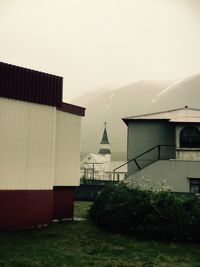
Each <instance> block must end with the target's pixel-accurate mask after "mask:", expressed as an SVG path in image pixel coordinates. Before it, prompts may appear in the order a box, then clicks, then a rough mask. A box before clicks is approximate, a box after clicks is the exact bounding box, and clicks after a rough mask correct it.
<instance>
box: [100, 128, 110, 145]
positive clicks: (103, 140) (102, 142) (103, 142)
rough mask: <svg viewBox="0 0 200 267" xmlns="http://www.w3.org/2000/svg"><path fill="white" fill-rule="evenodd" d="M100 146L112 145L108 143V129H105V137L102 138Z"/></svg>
mask: <svg viewBox="0 0 200 267" xmlns="http://www.w3.org/2000/svg"><path fill="white" fill-rule="evenodd" d="M100 144H110V143H109V141H108V134H107V130H106V127H105V128H104V132H103V137H102V140H101V143H100Z"/></svg>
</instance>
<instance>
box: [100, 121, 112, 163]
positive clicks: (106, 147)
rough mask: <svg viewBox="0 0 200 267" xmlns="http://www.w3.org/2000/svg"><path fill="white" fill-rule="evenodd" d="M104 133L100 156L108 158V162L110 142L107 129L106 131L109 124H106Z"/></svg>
mask: <svg viewBox="0 0 200 267" xmlns="http://www.w3.org/2000/svg"><path fill="white" fill-rule="evenodd" d="M104 125H105V126H104V131H103V136H102V139H101V143H100V149H99V154H101V155H103V156H108V160H110V155H111V152H110V143H109V141H108V134H107V129H106V125H107V122H105V123H104Z"/></svg>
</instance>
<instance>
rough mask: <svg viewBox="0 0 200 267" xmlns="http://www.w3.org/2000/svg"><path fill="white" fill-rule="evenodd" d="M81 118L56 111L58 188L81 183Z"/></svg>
mask: <svg viewBox="0 0 200 267" xmlns="http://www.w3.org/2000/svg"><path fill="white" fill-rule="evenodd" d="M80 131H81V117H80V116H77V115H73V114H69V113H65V112H62V111H58V110H57V111H56V149H55V150H56V153H55V180H54V185H56V186H64V185H66V186H76V185H79V181H80Z"/></svg>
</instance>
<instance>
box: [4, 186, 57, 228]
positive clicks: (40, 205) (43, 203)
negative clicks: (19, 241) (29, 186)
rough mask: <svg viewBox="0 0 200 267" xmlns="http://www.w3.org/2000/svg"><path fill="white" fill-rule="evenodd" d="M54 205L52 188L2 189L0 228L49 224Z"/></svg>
mask: <svg viewBox="0 0 200 267" xmlns="http://www.w3.org/2000/svg"><path fill="white" fill-rule="evenodd" d="M52 206H53V191H52V190H0V229H19V228H29V227H34V226H37V225H42V224H49V223H50V222H51V221H52V216H53V212H52Z"/></svg>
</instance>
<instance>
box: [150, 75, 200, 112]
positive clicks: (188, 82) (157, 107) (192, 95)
mask: <svg viewBox="0 0 200 267" xmlns="http://www.w3.org/2000/svg"><path fill="white" fill-rule="evenodd" d="M184 106H189V107H191V108H199V109H200V74H197V75H194V76H191V77H189V78H187V79H184V80H183V81H181V82H178V83H176V84H174V85H172V86H170V87H168V88H167V89H165V90H164V91H163V92H161V93H160V94H158V96H157V97H155V99H154V100H153V102H152V105H151V106H150V110H151V111H153V112H154V111H155V112H157V111H164V110H168V109H174V108H182V107H184Z"/></svg>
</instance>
